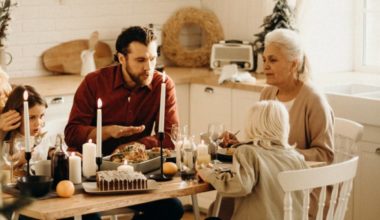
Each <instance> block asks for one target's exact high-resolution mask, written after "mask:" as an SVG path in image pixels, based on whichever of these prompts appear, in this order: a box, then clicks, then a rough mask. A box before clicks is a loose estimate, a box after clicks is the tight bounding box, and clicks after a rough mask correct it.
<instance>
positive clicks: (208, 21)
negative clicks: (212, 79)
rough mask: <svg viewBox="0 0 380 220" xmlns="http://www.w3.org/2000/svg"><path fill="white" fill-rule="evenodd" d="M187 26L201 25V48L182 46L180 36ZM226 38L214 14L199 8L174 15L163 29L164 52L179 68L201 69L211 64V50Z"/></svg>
mask: <svg viewBox="0 0 380 220" xmlns="http://www.w3.org/2000/svg"><path fill="white" fill-rule="evenodd" d="M186 24H195V25H199V27H200V28H201V30H202V32H203V37H204V39H203V40H202V45H201V47H200V48H196V49H188V48H185V47H183V46H182V45H181V43H180V41H179V34H180V32H181V29H182V27H183V26H184V25H186ZM223 38H224V35H223V29H222V26H221V25H220V23H219V21H218V18H217V17H216V16H215V14H214V13H212V12H210V11H206V10H201V9H198V8H193V7H189V8H184V9H180V10H179V11H177V12H176V13H175V14H174V15H172V16H171V17H170V18H169V20H168V21H167V22H166V23H165V25H164V27H163V41H162V52H163V53H164V55H165V56H166V58H168V59H169V60H170V61H172V62H173V63H175V64H176V65H178V66H186V67H201V66H206V65H207V64H209V62H210V54H211V48H212V45H213V44H214V43H217V42H219V41H220V40H222V39H223Z"/></svg>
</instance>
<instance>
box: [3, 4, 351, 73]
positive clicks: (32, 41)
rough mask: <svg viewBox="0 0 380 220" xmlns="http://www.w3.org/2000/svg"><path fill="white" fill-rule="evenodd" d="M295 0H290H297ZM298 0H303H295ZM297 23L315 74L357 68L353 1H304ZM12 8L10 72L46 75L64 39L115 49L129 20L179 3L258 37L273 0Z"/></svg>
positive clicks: (144, 20) (162, 16) (147, 19)
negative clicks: (47, 60)
mask: <svg viewBox="0 0 380 220" xmlns="http://www.w3.org/2000/svg"><path fill="white" fill-rule="evenodd" d="M294 1H295V0H292V2H294ZM297 1H300V0H297ZM303 1H304V11H303V16H302V17H301V20H300V22H299V25H300V30H301V32H302V34H303V36H304V39H305V46H306V48H307V52H308V55H309V57H310V58H311V60H312V65H313V70H314V72H315V73H329V72H337V71H350V70H353V59H354V57H353V40H354V37H353V35H354V16H353V13H354V6H353V5H354V1H355V0H334V1H330V0H303ZM18 2H19V6H18V7H17V8H14V9H13V11H12V19H13V20H12V21H11V24H10V32H9V35H8V41H7V42H6V46H7V48H8V49H7V50H8V51H9V52H11V53H12V55H13V58H14V59H13V62H12V63H11V64H10V65H9V66H8V68H7V72H8V73H9V74H10V75H11V77H24V76H39V75H48V74H50V73H49V72H46V71H45V70H44V69H43V67H42V64H41V54H42V53H43V51H45V50H47V49H48V48H50V47H52V46H55V45H57V44H59V43H62V42H64V41H69V40H74V39H87V38H88V37H89V36H90V34H91V33H92V32H93V31H94V30H98V31H99V33H100V40H102V41H106V42H107V43H109V44H110V46H111V48H112V49H113V48H114V41H115V38H116V37H117V35H118V34H119V33H120V30H121V29H122V28H124V27H128V26H130V25H140V24H141V25H145V24H148V23H155V24H164V23H165V21H166V20H167V19H168V18H169V17H170V15H171V14H172V13H173V12H174V11H175V10H177V9H178V8H181V7H185V6H196V7H200V6H202V7H204V8H207V9H210V10H212V11H214V12H215V14H216V15H217V17H218V18H219V20H220V22H221V24H222V26H223V29H224V33H225V37H226V39H241V40H249V41H252V40H254V37H253V34H255V33H258V32H260V31H261V30H262V28H260V25H261V24H262V22H263V18H264V16H266V15H268V14H270V13H271V11H272V9H273V5H274V1H273V0H235V1H230V0H18Z"/></svg>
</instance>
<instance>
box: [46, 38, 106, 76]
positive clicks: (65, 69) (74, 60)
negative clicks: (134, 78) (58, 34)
mask: <svg viewBox="0 0 380 220" xmlns="http://www.w3.org/2000/svg"><path fill="white" fill-rule="evenodd" d="M87 49H88V40H73V41H68V42H65V43H62V44H59V45H57V46H55V47H52V48H50V49H48V50H47V51H45V52H44V53H43V55H42V63H43V65H44V67H45V68H46V69H47V70H49V71H52V72H55V73H64V74H80V72H81V67H82V60H81V53H82V51H83V50H87ZM112 58H113V55H112V51H111V48H110V47H109V46H108V44H106V43H104V42H102V41H98V43H97V44H96V46H95V54H94V60H95V65H96V68H102V67H105V66H108V65H110V64H111V63H112Z"/></svg>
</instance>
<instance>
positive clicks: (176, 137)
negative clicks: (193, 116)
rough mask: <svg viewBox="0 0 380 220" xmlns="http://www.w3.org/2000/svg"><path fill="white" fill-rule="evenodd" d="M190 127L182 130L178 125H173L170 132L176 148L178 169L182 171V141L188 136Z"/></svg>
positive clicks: (184, 127)
mask: <svg viewBox="0 0 380 220" xmlns="http://www.w3.org/2000/svg"><path fill="white" fill-rule="evenodd" d="M188 132H189V131H188V126H187V125H185V126H183V127H182V128H181V127H180V126H179V125H178V124H173V125H172V128H171V132H170V139H171V140H172V142H173V144H174V146H175V152H176V163H177V167H178V169H180V166H181V145H182V143H181V141H183V138H184V137H185V136H187V135H188Z"/></svg>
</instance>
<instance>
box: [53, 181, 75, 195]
mask: <svg viewBox="0 0 380 220" xmlns="http://www.w3.org/2000/svg"><path fill="white" fill-rule="evenodd" d="M55 190H56V192H57V195H58V196H59V197H64V198H68V197H71V196H72V195H74V191H75V187H74V183H73V182H71V181H70V180H62V181H60V182H59V183H58V184H57V187H56V188H55Z"/></svg>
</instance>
